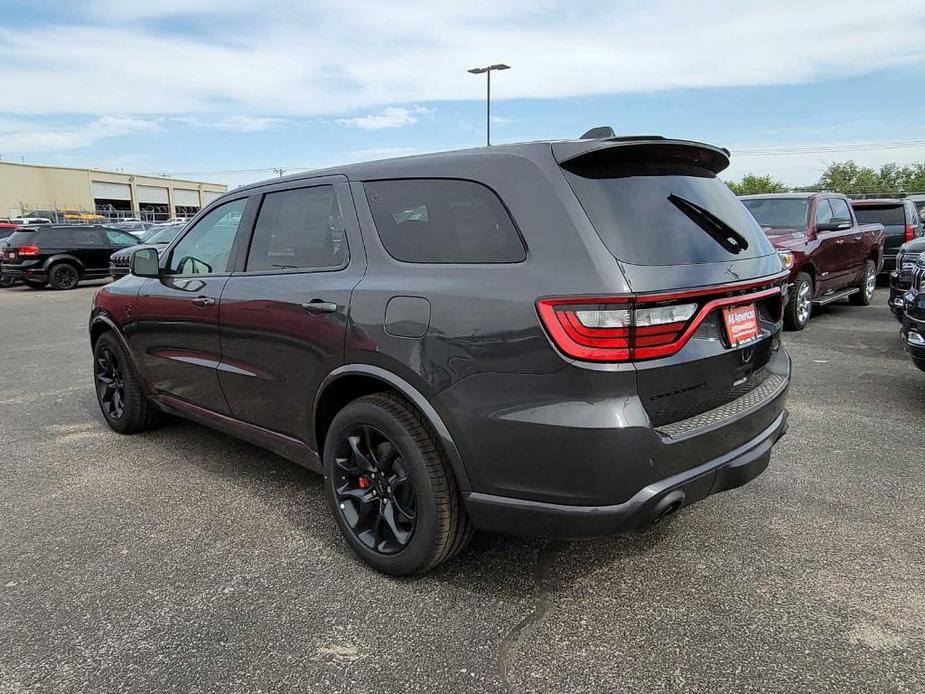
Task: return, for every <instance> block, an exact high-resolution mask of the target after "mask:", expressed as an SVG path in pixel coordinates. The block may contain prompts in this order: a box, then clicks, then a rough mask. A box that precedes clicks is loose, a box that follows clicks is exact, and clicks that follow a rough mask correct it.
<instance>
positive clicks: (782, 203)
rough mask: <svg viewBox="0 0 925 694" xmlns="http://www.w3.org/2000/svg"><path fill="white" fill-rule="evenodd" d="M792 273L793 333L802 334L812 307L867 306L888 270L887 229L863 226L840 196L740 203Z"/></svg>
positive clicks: (788, 323)
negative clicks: (885, 253)
mask: <svg viewBox="0 0 925 694" xmlns="http://www.w3.org/2000/svg"><path fill="white" fill-rule="evenodd" d="M741 200H742V204H744V205H745V207H746V208H748V211H749V212H751V213H752V216H753V217H754V218H755V219H756V220H757V221H758V224H760V225H761V228H762V229H764V231H765V233H766V234H767V235H768V238H769V239H770V241H771V243H772V244H774V247H775V248H776V249H777V251H778V253H780V256H781V260H782V261H783V262H784V264H785V265H786V266H787V267H788V268H789V269H790V287H789V301H788V302H787V308H786V310H785V313H784V325H785V327H786V328H787V329H788V330H802V329H803V328H805V327H806V324H807V323H808V322H809V317H810V315H811V314H812V310H813V306H823V305H825V304H828V303H831V302H832V301H837V300H838V299H843V298H845V297H847V298H848V299H849V300H850V301H851V303H853V304H856V305H858V306H867V305H868V304H869V303H870V300H871V298H872V297H873V295H874V287H875V286H876V282H877V273H879V272H880V269H881V268H882V267H883V243H884V234H883V225H882V224H858V220H857V217H856V216H855V214H854V211H853V210H852V209H851V205H850V204H849V203H848V198H846V197H845V196H844V195H839V194H837V193H778V194H774V195H770V194H769V195H746V196H742V198H741Z"/></svg>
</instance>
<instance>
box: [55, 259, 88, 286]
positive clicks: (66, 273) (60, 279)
mask: <svg viewBox="0 0 925 694" xmlns="http://www.w3.org/2000/svg"><path fill="white" fill-rule="evenodd" d="M79 278H80V273H78V272H77V268H76V267H74V266H73V265H71V264H70V263H59V264H58V265H55V266H54V267H53V268H52V269H51V273H50V274H49V277H48V283H49V284H51V286H52V287H53V288H55V289H73V288H74V287H76V286H77V280H78V279H79Z"/></svg>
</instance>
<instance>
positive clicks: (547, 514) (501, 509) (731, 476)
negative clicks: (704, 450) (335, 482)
mask: <svg viewBox="0 0 925 694" xmlns="http://www.w3.org/2000/svg"><path fill="white" fill-rule="evenodd" d="M786 432H787V411H786V410H784V411H783V412H781V413H780V415H779V416H778V417H777V419H775V420H774V422H773V423H772V424H771V426H769V427H768V428H767V429H765V430H764V431H763V432H761V433H760V434H759V435H758V436H756V437H755V438H754V439H752V440H751V441H749V442H748V443H745V444H743V445H742V446H740V447H738V448H736V449H734V450H732V451H730V452H729V453H727V454H725V455H723V456H720V457H719V458H716V459H714V460H711V461H708V462H706V463H703V464H701V465H698V466H696V467H693V468H691V469H689V470H685V471H684V472H680V473H678V474H676V475H672V476H671V477H667V478H665V479H663V480H659V481H657V482H653V483H652V484H649V485H647V486H646V487H644V488H642V489H640V490H639V491H638V492H636V494H634V495H633V496H632V497H631V498H630V499H628V500H627V501H625V502H623V503H622V504H614V505H612V506H572V505H566V504H553V503H547V502H542V501H531V500H527V499H515V498H511V497H503V496H496V495H493V494H482V493H479V492H470V493H468V494H466V495H464V501H465V503H466V510H467V511H468V513H469V517H470V518H471V520H472V523H473V524H474V525H475V527H476V528H479V529H480V530H487V531H490V532H497V533H503V534H507V535H522V536H528V537H554V538H564V539H578V538H589V537H601V536H606V535H618V534H621V533H627V532H634V531H638V530H642V529H644V528H646V527H647V526H649V525H651V524H652V523H653V522H654V521H656V520H658V518H659V517H661V516H662V515H664V514H665V513H666V512H672V511H674V510H676V508H679V507H681V506H689V505H690V504H692V503H694V502H696V501H700V500H701V499H704V498H706V497H707V496H710V495H711V494H716V493H718V492H722V491H726V490H728V489H734V488H736V487H740V486H742V485H743V484H746V483H747V482H750V481H751V480H753V479H754V478H756V477H757V476H758V475H760V474H761V473H762V472H764V470H765V469H766V468H767V466H768V463H769V462H770V459H771V448H772V446H773V445H774V444H775V443H776V442H777V441H778V439H780V438H781V437H782V436H783V435H784V434H785V433H786Z"/></svg>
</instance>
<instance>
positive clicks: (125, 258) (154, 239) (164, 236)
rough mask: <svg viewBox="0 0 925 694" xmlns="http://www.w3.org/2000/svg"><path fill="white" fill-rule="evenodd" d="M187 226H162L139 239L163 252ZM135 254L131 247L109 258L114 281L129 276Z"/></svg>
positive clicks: (133, 248)
mask: <svg viewBox="0 0 925 694" xmlns="http://www.w3.org/2000/svg"><path fill="white" fill-rule="evenodd" d="M185 226H186V225H185V224H165V225H161V226H160V228H154V227H152V230H154V233H153V234H150V235H149V234H148V233H147V232H145V234H143V235H142V236H141V237H140V238H139V241H140V242H141V243H142V244H144V245H145V246H153V247H155V248H158V249H159V250H160V251H163V250H164V249H166V248H167V244H169V243H170V242H171V241H173V240H174V239H175V238H176V237H177V234H179V233H180V231H181V230H182V229H183V227H185ZM134 252H135V247H134V246H129V247H128V248H123V249H122V250H121V251H116V252H115V253H113V254H112V255H111V256H109V274H110V276H111V277H112V278H113V279H118V278H120V277H124V276H125V275H127V274H128V272H129V261H130V260H131V258H132V253H134Z"/></svg>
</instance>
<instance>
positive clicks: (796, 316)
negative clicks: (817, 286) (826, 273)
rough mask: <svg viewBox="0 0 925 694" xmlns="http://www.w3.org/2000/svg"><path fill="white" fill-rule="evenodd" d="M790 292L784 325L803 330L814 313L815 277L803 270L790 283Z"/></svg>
mask: <svg viewBox="0 0 925 694" xmlns="http://www.w3.org/2000/svg"><path fill="white" fill-rule="evenodd" d="M788 294H789V297H788V301H787V309H786V310H785V311H784V327H785V328H787V330H802V329H803V328H805V327H806V324H807V323H809V317H810V316H811V315H812V313H813V278H812V277H810V276H809V275H807V274H806V273H805V272H801V273H800V274H798V275H797V276H796V279H795V280H794V281H793V284H791V285H790V291H789V293H788Z"/></svg>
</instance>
